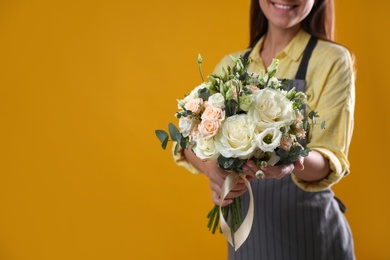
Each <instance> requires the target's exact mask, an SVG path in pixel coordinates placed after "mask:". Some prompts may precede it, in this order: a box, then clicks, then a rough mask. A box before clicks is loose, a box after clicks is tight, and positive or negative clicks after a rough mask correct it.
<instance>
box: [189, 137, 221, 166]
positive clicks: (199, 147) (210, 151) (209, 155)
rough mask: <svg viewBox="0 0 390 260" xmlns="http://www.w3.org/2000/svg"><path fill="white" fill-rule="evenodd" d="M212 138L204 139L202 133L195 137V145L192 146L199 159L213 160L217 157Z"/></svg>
mask: <svg viewBox="0 0 390 260" xmlns="http://www.w3.org/2000/svg"><path fill="white" fill-rule="evenodd" d="M215 148H216V147H215V142H214V139H210V140H205V139H204V138H203V137H202V135H200V134H199V135H198V136H197V138H196V145H195V147H194V148H193V151H194V153H195V154H196V156H197V157H198V158H200V159H201V160H213V159H217V158H218V156H219V153H218V151H217V149H215Z"/></svg>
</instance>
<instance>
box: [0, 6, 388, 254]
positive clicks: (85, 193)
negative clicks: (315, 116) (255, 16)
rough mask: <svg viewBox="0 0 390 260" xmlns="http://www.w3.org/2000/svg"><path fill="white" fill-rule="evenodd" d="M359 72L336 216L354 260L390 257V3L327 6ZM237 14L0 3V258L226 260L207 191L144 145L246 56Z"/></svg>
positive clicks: (244, 12)
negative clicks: (221, 66)
mask: <svg viewBox="0 0 390 260" xmlns="http://www.w3.org/2000/svg"><path fill="white" fill-rule="evenodd" d="M336 4H337V5H336V7H337V20H336V21H337V41H338V42H340V43H342V44H344V45H346V46H348V47H349V48H350V49H351V50H352V51H353V52H354V53H355V55H356V58H357V69H358V77H357V84H356V87H357V103H356V124H355V134H354V138H353V143H352V146H351V150H350V161H351V164H352V167H351V174H350V176H348V177H347V178H345V179H344V180H342V182H341V183H339V184H338V185H337V186H336V187H335V189H334V190H335V191H336V194H337V195H338V196H339V197H340V198H341V199H342V200H343V201H344V202H345V203H346V204H347V206H348V212H347V214H346V216H347V218H348V220H349V221H350V225H351V227H352V231H353V233H354V238H355V244H356V254H357V258H358V259H390V253H389V251H388V248H387V247H388V243H389V241H390V235H389V233H390V224H389V223H390V221H389V219H390V209H389V202H388V200H389V192H388V190H389V181H390V176H389V169H388V166H387V162H388V161H389V160H388V155H387V151H388V147H389V141H388V140H389V138H388V137H387V136H388V121H389V116H388V114H387V110H388V106H387V105H388V97H389V94H390V93H389V92H390V90H389V86H388V85H389V84H388V79H387V78H386V76H387V75H388V74H387V73H388V61H389V60H390V57H389V52H388V50H386V49H388V47H387V46H388V43H389V35H388V33H387V30H388V28H387V26H385V24H383V20H385V19H386V17H387V16H388V12H387V10H388V9H389V8H390V2H389V1H386V0H379V1H376V2H375V4H372V3H371V2H370V1H363V0H357V1H353V4H351V2H350V1H341V0H336ZM248 10H249V0H245V1H222V0H213V1H210V0H207V1H206V0H197V1H194V0H186V1H177V0H166V1H133V0H130V1H124V0H122V1H120V0H112V1H98V0H96V1H92V0H89V1H87V0H80V1H74V0H70V1H69V0H68V1H64V0H60V1H43V0H35V1H27V0H12V1H11V0H2V1H0V259H4V260H25V259H26V260H29V259H40V260H46V259H50V260H51V259H55V260H57V259H58V260H62V259H94V260H97V259H225V257H226V255H227V254H226V244H225V240H224V239H223V237H222V236H221V235H211V234H210V233H209V231H208V230H207V229H206V213H207V212H208V211H209V209H211V207H212V203H211V200H210V191H209V188H208V183H207V181H206V178H204V177H203V176H194V175H191V174H189V173H187V172H186V171H185V170H184V169H183V168H180V167H176V166H175V165H174V163H173V161H172V158H171V155H170V152H169V151H163V150H162V149H161V148H160V147H159V142H158V140H157V138H156V137H155V135H154V130H155V129H158V128H160V129H166V127H167V124H168V122H176V119H175V118H174V117H173V115H174V113H175V112H176V99H177V98H181V97H183V94H184V93H187V92H189V91H190V90H191V89H192V88H193V87H195V86H196V85H198V84H199V83H200V82H201V79H200V76H199V74H198V71H197V69H198V68H197V63H196V58H197V55H198V53H201V54H202V56H203V59H204V66H203V70H204V74H205V75H207V74H209V73H210V72H211V71H212V69H213V67H214V65H215V64H216V63H217V62H218V60H219V59H220V58H221V57H222V55H224V54H227V53H229V52H232V51H236V50H240V49H243V48H245V47H246V46H247V43H248Z"/></svg>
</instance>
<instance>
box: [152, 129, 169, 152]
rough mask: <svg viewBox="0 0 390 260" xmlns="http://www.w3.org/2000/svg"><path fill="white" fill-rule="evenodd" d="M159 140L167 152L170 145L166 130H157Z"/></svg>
mask: <svg viewBox="0 0 390 260" xmlns="http://www.w3.org/2000/svg"><path fill="white" fill-rule="evenodd" d="M155 132H156V135H157V138H158V140H160V142H161V147H162V148H163V149H164V150H165V149H166V148H167V144H168V138H169V137H168V134H167V132H165V131H164V130H156V131H155Z"/></svg>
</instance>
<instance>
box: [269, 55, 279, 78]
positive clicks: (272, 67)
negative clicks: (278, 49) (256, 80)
mask: <svg viewBox="0 0 390 260" xmlns="http://www.w3.org/2000/svg"><path fill="white" fill-rule="evenodd" d="M278 66H279V60H278V59H273V60H272V63H271V65H269V67H268V68H267V72H268V75H269V76H270V77H273V76H275V74H276V72H277V71H278Z"/></svg>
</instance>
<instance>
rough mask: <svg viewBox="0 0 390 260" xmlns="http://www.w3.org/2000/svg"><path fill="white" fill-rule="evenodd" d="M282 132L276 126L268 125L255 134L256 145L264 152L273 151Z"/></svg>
mask: <svg viewBox="0 0 390 260" xmlns="http://www.w3.org/2000/svg"><path fill="white" fill-rule="evenodd" d="M280 138H282V132H281V131H280V130H279V129H277V128H276V127H270V128H267V129H265V130H264V131H263V132H261V133H260V134H258V135H257V138H256V140H257V145H258V146H259V147H260V149H261V150H262V151H264V152H273V151H274V150H275V149H276V148H277V147H278V146H279V145H280Z"/></svg>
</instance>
